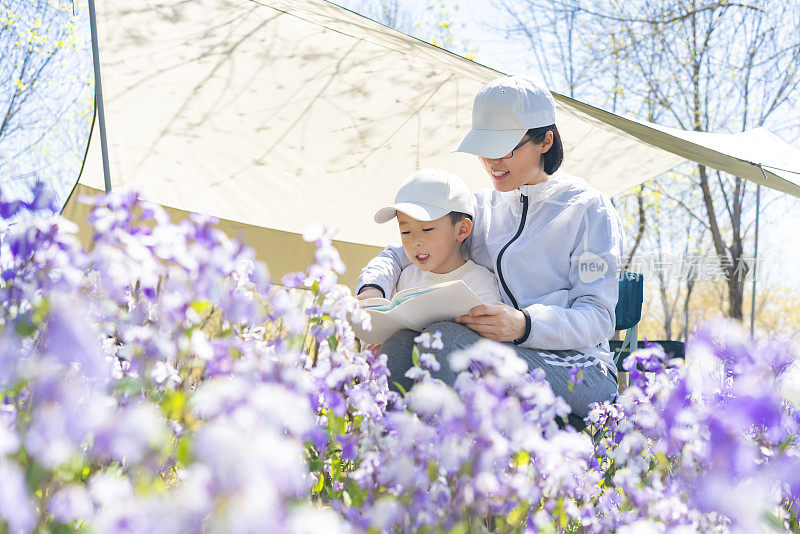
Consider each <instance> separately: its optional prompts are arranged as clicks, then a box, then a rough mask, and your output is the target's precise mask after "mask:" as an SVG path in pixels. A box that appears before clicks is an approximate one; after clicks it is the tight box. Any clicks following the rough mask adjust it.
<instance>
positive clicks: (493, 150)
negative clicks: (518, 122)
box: [455, 130, 528, 159]
mask: <svg viewBox="0 0 800 534" xmlns="http://www.w3.org/2000/svg"><path fill="white" fill-rule="evenodd" d="M527 131H528V130H470V131H469V133H467V135H465V136H464V139H462V141H461V144H459V145H458V148H456V150H455V151H456V152H468V153H470V154H475V155H476V156H481V157H484V158H492V159H495V158H502V157H505V156H508V155H509V154H510V153H511V151H512V150H514V147H515V146H517V144H518V143H519V142H520V141H521V140H522V138H523V137H524V136H525V133H526V132H527Z"/></svg>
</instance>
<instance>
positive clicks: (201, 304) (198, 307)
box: [189, 300, 211, 315]
mask: <svg viewBox="0 0 800 534" xmlns="http://www.w3.org/2000/svg"><path fill="white" fill-rule="evenodd" d="M210 306H211V303H210V302H209V301H207V300H196V301H194V302H192V303H191V304H190V305H189V307H190V308H192V309H193V310H194V311H195V312H197V315H203V313H204V312H205V311H206V310H208V308H209V307H210Z"/></svg>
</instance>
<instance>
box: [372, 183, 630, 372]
mask: <svg viewBox="0 0 800 534" xmlns="http://www.w3.org/2000/svg"><path fill="white" fill-rule="evenodd" d="M474 223H475V224H474V229H473V231H472V235H471V236H470V238H469V239H468V240H467V247H468V249H469V253H470V257H471V259H472V260H473V261H474V262H475V263H477V264H479V265H483V266H484V267H486V268H488V269H489V270H491V271H492V272H493V273H494V274H495V276H496V277H497V281H498V283H499V285H500V294H501V296H502V297H503V302H505V303H506V304H508V305H509V306H513V307H515V308H517V309H519V310H522V311H523V312H524V313H526V315H527V317H526V321H527V328H526V332H525V335H524V336H523V337H522V338H521V339H520V340H517V341H515V343H517V344H518V345H520V346H521V347H526V348H531V349H540V350H545V351H550V350H576V351H579V352H581V353H583V354H584V355H586V356H587V358H588V359H589V360H599V361H601V362H603V363H604V364H606V366H607V367H608V368H609V370H611V371H612V372H613V373H614V374H615V375H616V368H615V367H614V364H613V359H612V356H611V353H610V351H609V346H608V340H609V339H610V338H611V337H612V336H613V335H614V326H615V317H614V308H615V307H616V304H617V298H618V293H619V289H618V277H619V269H620V258H621V257H622V254H623V248H624V241H625V231H624V227H623V225H622V221H621V219H620V217H619V214H618V213H617V211H616V209H615V208H614V206H613V205H612V204H611V201H610V200H609V199H608V197H606V196H605V195H603V194H601V193H600V192H598V191H597V190H595V189H594V188H592V187H591V186H589V184H587V183H586V182H585V181H584V180H582V179H580V178H577V177H575V176H572V175H569V174H567V173H565V172H563V171H557V172H556V173H555V174H553V176H551V177H550V179H549V180H548V181H546V182H542V183H540V184H536V185H524V186H522V187H520V188H518V189H515V190H514V191H510V192H505V193H502V192H498V191H495V190H493V189H491V190H482V191H478V192H476V193H475V219H474ZM407 265H410V262H409V260H408V258H406V256H405V254H404V253H403V249H402V247H394V246H390V247H387V248H386V249H385V250H384V251H383V252H381V253H380V254H378V256H376V257H375V258H373V259H372V260H371V261H370V262H369V263H368V264H367V265H366V266H365V267H364V268H363V269H362V270H361V274H360V276H359V278H358V284H357V287H358V288H359V290H360V289H361V288H362V287H364V286H365V285H374V286H377V287H380V288H381V290H382V291H383V292H384V294H385V295H390V294H391V293H392V289H393V288H394V285H395V283H396V282H397V279H398V277H399V276H400V271H401V270H402V269H403V268H404V267H406V266H407Z"/></svg>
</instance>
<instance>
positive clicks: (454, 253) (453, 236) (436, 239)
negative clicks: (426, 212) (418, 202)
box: [397, 211, 472, 274]
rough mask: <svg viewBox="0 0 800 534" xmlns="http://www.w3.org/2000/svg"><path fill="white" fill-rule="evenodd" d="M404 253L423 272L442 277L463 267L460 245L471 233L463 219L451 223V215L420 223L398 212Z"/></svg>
mask: <svg viewBox="0 0 800 534" xmlns="http://www.w3.org/2000/svg"><path fill="white" fill-rule="evenodd" d="M397 222H398V224H399V226H400V239H401V240H402V242H403V251H404V252H405V253H406V256H408V259H409V260H411V263H413V264H414V265H416V266H417V267H419V269H420V270H422V271H431V272H434V273H439V274H445V273H449V272H451V271H453V270H454V269H457V268H458V267H461V266H462V265H464V259H463V258H462V257H461V243H462V242H463V241H464V240H465V239H466V238H467V236H469V233H470V231H471V230H472V221H470V220H469V219H467V218H466V217H465V218H464V219H462V220H461V221H459V222H458V223H456V224H453V223H452V222H451V219H450V215H445V216H444V217H441V218H439V219H436V220H435V221H419V220H417V219H412V218H411V217H409V216H408V215H406V214H405V213H403V212H401V211H398V212H397Z"/></svg>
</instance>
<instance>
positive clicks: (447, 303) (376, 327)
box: [353, 280, 483, 343]
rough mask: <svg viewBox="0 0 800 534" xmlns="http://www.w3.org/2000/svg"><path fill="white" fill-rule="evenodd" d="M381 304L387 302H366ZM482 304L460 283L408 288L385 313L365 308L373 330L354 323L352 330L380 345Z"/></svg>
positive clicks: (457, 281) (399, 294) (387, 307)
mask: <svg viewBox="0 0 800 534" xmlns="http://www.w3.org/2000/svg"><path fill="white" fill-rule="evenodd" d="M373 300H374V301H379V300H380V301H384V303H383V304H379V303H377V302H376V304H377V305H379V306H386V304H387V303H388V301H386V299H369V300H365V301H363V302H362V306H364V305H365V304H367V303H369V302H371V301H373ZM481 304H483V301H481V299H480V298H479V297H478V296H477V295H476V294H475V293H474V292H473V291H472V290H471V289H470V288H469V287H468V286H467V285H466V284H465V283H464V282H463V281H461V280H453V281H450V282H443V283H441V284H436V285H433V286H428V287H424V288H410V289H406V290H403V291H400V292H398V293H397V294H396V295H395V296H394V298H393V299H392V302H391V304H389V306H386V309H385V310H381V309H376V308H374V307H373V308H372V309H370V308H367V307H366V306H364V309H365V310H366V311H367V313H369V315H370V319H371V321H372V331H371V332H366V331H364V330H362V329H361V328H360V326H359V325H356V324H353V331H354V332H355V333H356V336H358V337H359V338H360V339H362V340H364V341H366V342H367V343H383V341H384V340H385V339H386V338H387V337H389V336H390V335H392V334H393V333H395V332H397V331H398V330H402V329H404V328H408V329H410V330H415V331H421V330H423V329H424V328H425V327H427V326H429V325H431V324H433V323H435V322H438V321H452V320H453V319H454V318H455V317H456V315H465V314H467V313H469V310H471V309H472V308H474V307H475V306H480V305H481Z"/></svg>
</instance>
